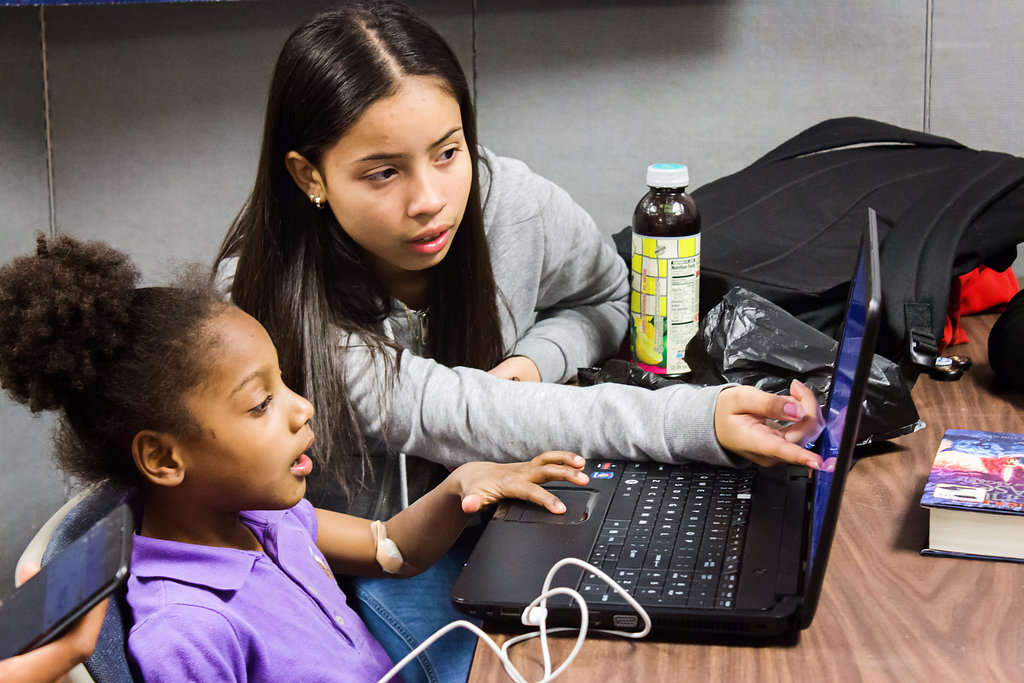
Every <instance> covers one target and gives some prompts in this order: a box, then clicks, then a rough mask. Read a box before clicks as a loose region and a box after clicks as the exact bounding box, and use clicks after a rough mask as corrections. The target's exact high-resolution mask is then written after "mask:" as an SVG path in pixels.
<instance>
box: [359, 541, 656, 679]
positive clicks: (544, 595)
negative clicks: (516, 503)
mask: <svg viewBox="0 0 1024 683" xmlns="http://www.w3.org/2000/svg"><path fill="white" fill-rule="evenodd" d="M570 564H572V565H576V566H578V567H582V568H583V569H584V570H585V571H588V572H590V573H592V574H594V576H596V577H598V578H599V579H601V580H602V581H604V582H605V583H607V584H608V585H609V586H611V587H612V588H613V589H615V591H616V592H618V593H619V594H620V595H621V596H622V597H623V598H625V600H626V602H627V603H628V604H629V605H630V606H631V607H632V608H633V609H635V610H636V612H637V614H638V615H640V618H641V619H642V620H643V623H644V627H643V629H641V630H639V631H617V630H612V629H595V631H596V632H597V633H606V634H611V635H616V636H622V637H623V638H643V637H644V636H646V635H647V634H648V633H650V632H651V617H650V616H649V615H648V614H647V611H646V610H645V609H644V608H643V607H641V606H640V603H638V602H637V601H636V600H635V599H634V598H633V596H632V595H630V594H629V593H627V592H626V590H625V589H624V588H622V586H620V585H619V584H617V583H616V582H615V580H614V579H612V578H611V577H610V576H608V575H607V574H605V573H604V572H603V571H601V570H600V569H598V568H597V567H595V566H594V565H592V564H589V563H587V562H584V561H583V560H580V559H577V558H575V557H566V558H565V559H562V560H559V561H558V562H556V563H555V564H554V565H553V566H552V567H551V569H550V570H549V571H548V574H547V576H546V577H545V579H544V588H543V590H542V591H541V594H540V595H539V596H537V597H536V598H534V600H533V601H532V602H531V603H530V604H529V605H527V606H526V608H525V609H524V610H523V616H522V618H521V621H522V623H523V625H525V626H538V627H539V630H537V631H535V632H533V633H524V634H522V635H519V636H515V637H514V638H510V639H509V640H507V641H505V643H504V644H503V645H502V646H501V647H500V648H499V647H498V644H497V643H495V642H494V639H493V638H491V637H490V636H489V635H487V634H486V633H484V632H483V630H481V629H480V627H478V626H477V625H476V624H473V623H471V622H468V621H466V620H464V619H460V620H459V621H453V622H452V623H450V624H448V625H446V626H444V627H442V628H440V629H438V630H437V631H436V632H435V633H434V634H433V635H431V636H430V637H429V638H427V639H426V640H425V641H423V642H422V643H420V645H419V646H417V647H416V649H414V650H413V651H412V652H410V653H409V654H407V655H406V656H405V657H403V658H402V659H401V661H399V662H398V663H397V664H395V666H394V667H392V669H391V670H390V671H388V672H387V673H386V674H384V676H383V677H382V678H381V679H380V680H379V681H378V682H377V683H387V681H390V680H391V679H392V678H394V677H395V676H396V675H397V674H398V672H399V671H401V670H402V669H403V668H405V666H406V665H407V664H409V662H411V661H412V660H413V659H415V658H416V657H417V656H419V654H420V653H421V652H423V651H424V650H426V649H427V648H428V647H430V646H431V645H433V644H434V642H435V641H437V640H438V639H439V638H441V637H442V636H444V635H445V634H446V633H448V632H449V631H452V630H454V629H456V628H465V629H469V630H470V631H472V632H473V633H475V634H476V635H477V637H479V638H480V639H481V640H483V641H484V643H485V644H486V645H487V646H488V647H489V648H491V650H493V651H494V653H495V654H496V655H497V656H498V659H499V660H500V661H501V664H502V666H503V667H505V673H507V674H508V676H509V678H511V679H512V680H513V681H514V683H528V681H527V680H526V678H524V677H523V675H522V674H521V673H519V670H518V669H516V667H515V665H513V664H512V661H511V660H510V659H509V657H508V650H509V648H511V647H512V646H513V645H515V644H517V643H521V642H523V641H525V640H528V639H530V638H536V637H539V638H540V644H541V651H542V652H543V655H544V677H543V678H542V679H540V680H539V681H537V682H536V683H548V682H549V681H553V680H555V679H556V678H558V677H559V676H561V675H562V673H564V672H565V670H566V669H567V668H568V667H569V665H570V664H572V662H573V660H575V659H576V655H577V654H579V651H580V649H581V648H582V647H583V641H584V640H585V639H586V636H587V628H588V625H589V623H590V610H589V609H587V603H586V602H585V601H584V600H583V596H582V595H580V594H579V593H578V592H577V591H575V590H573V589H572V588H564V587H560V588H551V587H550V586H551V581H552V580H553V578H554V576H555V574H556V573H557V572H558V570H559V569H561V568H562V567H565V566H567V565H570ZM554 595H568V596H569V597H571V598H572V599H573V600H574V601H575V602H576V606H577V608H578V609H579V611H580V625H579V628H575V627H569V626H563V627H558V628H553V629H548V627H547V616H548V611H547V601H548V598H550V597H552V596H554ZM564 631H579V635H578V636H577V637H576V644H575V645H574V646H573V648H572V651H571V652H570V653H569V654H568V656H566V658H565V661H564V662H562V664H561V665H560V666H559V667H558V668H557V669H555V670H554V671H552V670H551V654H550V651H549V649H548V640H547V637H548V634H549V633H559V632H564Z"/></svg>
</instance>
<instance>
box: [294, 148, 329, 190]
mask: <svg viewBox="0 0 1024 683" xmlns="http://www.w3.org/2000/svg"><path fill="white" fill-rule="evenodd" d="M284 165H285V168H287V169H288V174H289V175H290V176H291V177H292V180H294V181H295V184H296V185H298V186H299V189H300V190H302V194H304V195H306V196H307V197H308V196H310V195H312V196H313V197H323V196H324V195H326V194H327V190H326V189H324V180H323V178H322V177H321V176H320V171H318V170H317V169H316V166H314V165H313V164H311V163H309V160H307V159H306V157H304V156H302V155H301V154H299V153H298V152H296V151H294V150H292V151H291V152H288V153H287V154H285V155H284Z"/></svg>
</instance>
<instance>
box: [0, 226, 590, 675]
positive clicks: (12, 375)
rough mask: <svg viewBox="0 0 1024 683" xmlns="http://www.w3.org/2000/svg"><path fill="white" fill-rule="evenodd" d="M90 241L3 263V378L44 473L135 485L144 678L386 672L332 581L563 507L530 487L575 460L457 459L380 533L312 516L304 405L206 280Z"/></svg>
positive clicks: (269, 349) (566, 470)
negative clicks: (144, 278)
mask: <svg viewBox="0 0 1024 683" xmlns="http://www.w3.org/2000/svg"><path fill="white" fill-rule="evenodd" d="M137 279H138V272H137V271H136V269H135V268H134V266H133V265H132V264H131V263H130V261H129V260H128V259H127V257H126V256H125V255H124V254H121V253H120V252H117V251H115V250H114V249H112V248H110V247H108V246H106V245H103V244H100V243H86V244H83V243H79V242H76V241H75V240H72V239H70V238H67V237H61V238H58V239H56V240H51V241H46V240H44V239H42V238H40V240H39V244H38V250H37V254H36V255H34V256H26V257H22V258H19V259H16V260H15V261H14V262H13V263H12V264H10V265H8V266H6V267H4V268H2V269H0V383H2V385H3V388H4V389H5V390H6V391H7V392H8V393H9V394H10V395H11V396H12V397H13V398H15V399H16V400H18V401H20V402H22V403H25V404H27V405H28V406H29V408H30V409H31V410H33V411H40V410H48V409H58V410H59V411H60V413H61V415H62V418H63V421H64V427H63V430H62V432H61V434H62V438H61V441H60V445H59V447H58V449H57V458H58V460H59V462H60V464H61V465H62V466H63V467H64V468H65V469H66V470H67V471H68V472H70V473H71V474H73V475H75V476H77V477H79V478H80V479H81V480H83V481H86V482H93V481H105V480H110V481H114V482H117V483H120V484H123V485H125V486H126V487H133V488H135V489H137V491H138V492H139V495H140V498H141V516H140V517H138V518H137V523H138V530H137V535H136V536H135V540H134V547H133V551H132V566H131V576H130V578H129V582H128V602H129V604H130V605H131V609H132V615H133V619H134V624H133V625H132V627H131V631H130V634H129V638H128V646H129V650H130V653H131V655H132V658H133V659H134V662H135V664H136V666H137V669H138V671H139V672H140V673H141V674H142V676H143V678H144V679H145V680H154V681H156V680H169V681H184V680H198V681H231V680H238V681H241V680H247V681H283V680H318V681H329V680H338V681H372V680H377V679H378V678H380V677H381V676H382V675H383V674H385V673H386V672H387V671H388V670H389V669H390V668H391V667H392V663H391V660H390V659H389V658H388V656H387V655H386V654H385V653H384V651H383V650H382V649H381V646H380V645H379V644H378V643H377V642H376V641H375V640H374V638H373V637H372V636H371V635H370V633H369V632H368V631H367V629H366V627H365V625H364V624H363V622H362V621H361V620H360V619H359V617H358V616H357V615H356V614H355V613H354V612H353V611H352V609H351V608H350V607H349V606H348V605H347V604H346V601H345V597H344V595H343V593H342V591H341V590H340V589H339V588H338V585H337V583H336V581H335V578H334V574H333V573H332V572H339V573H345V574H359V575H364V576H384V575H386V574H390V575H392V576H410V575H413V574H416V573H418V572H419V571H421V570H423V569H425V568H427V567H429V566H430V565H431V564H432V563H433V562H434V561H435V560H436V559H437V558H438V557H440V556H441V555H442V554H443V553H444V552H445V551H446V550H447V549H448V547H449V546H450V545H451V544H452V542H453V541H454V540H455V538H456V537H457V536H458V535H459V533H460V532H461V531H462V529H463V527H464V525H465V523H466V520H467V519H468V518H469V516H470V515H472V514H474V513H476V512H477V511H479V510H480V509H481V508H483V507H485V506H488V505H490V504H492V503H493V502H494V501H496V500H498V499H499V498H502V497H518V498H524V499H527V500H531V501H533V502H535V503H537V504H540V505H543V506H545V507H546V508H547V509H548V510H550V511H551V512H554V513H561V512H563V511H564V506H563V505H562V504H561V503H560V501H558V499H557V498H556V497H555V496H554V495H553V494H551V493H550V492H549V491H547V490H546V489H543V488H541V487H540V486H539V484H541V483H544V482H547V481H553V480H565V481H571V482H573V483H576V484H583V483H586V480H587V477H586V475H585V474H583V473H582V472H581V468H582V465H583V462H584V461H583V459H582V458H581V457H579V456H576V455H573V454H570V453H564V452H551V453H544V454H542V455H539V456H537V457H536V458H534V459H532V460H530V461H529V462H524V463H514V464H496V463H487V462H477V463H469V464H466V465H464V466H462V467H459V468H457V469H456V470H455V471H454V472H452V473H451V474H450V475H449V476H448V477H447V478H446V479H445V480H444V481H443V482H442V483H441V484H440V486H438V487H437V488H435V489H433V490H432V491H430V492H429V493H427V494H426V495H425V496H423V497H422V498H420V499H419V500H417V501H416V502H415V503H414V504H413V505H410V506H409V507H408V508H406V509H405V510H403V511H401V512H399V513H398V514H396V515H395V516H394V517H392V518H391V519H389V520H388V521H387V522H383V523H382V522H379V521H374V522H370V521H369V520H366V519H362V518H358V517H352V516H348V515H343V514H339V513H336V512H330V511H326V510H319V509H314V508H313V506H312V505H311V504H310V503H309V502H308V501H306V500H305V498H304V497H303V494H304V493H305V490H306V477H307V476H308V475H309V474H310V472H311V471H312V468H313V464H312V462H311V460H310V458H309V455H308V453H309V451H310V449H311V448H312V447H313V443H314V437H313V430H312V428H311V426H310V420H311V419H312V417H313V415H314V410H313V406H312V405H311V404H310V403H309V401H307V400H306V399H304V398H303V397H302V396H300V395H298V394H296V393H294V392H293V391H291V390H290V389H289V388H288V386H287V385H286V384H285V383H284V381H283V379H282V377H281V370H280V368H279V366H278V359H277V353H276V350H275V348H274V345H273V343H272V342H271V340H270V337H269V336H268V335H267V332H266V330H264V329H263V327H262V326H261V325H260V324H259V322H257V321H256V320H255V319H254V318H252V317H251V316H249V315H248V314H246V313H244V312H243V311H241V310H240V309H239V308H237V307H236V306H234V305H231V304H228V303H225V302H224V301H223V300H222V299H220V298H219V297H218V296H217V295H216V294H215V293H214V292H213V290H212V288H211V287H209V283H208V278H203V279H201V280H199V281H198V282H184V283H182V284H181V285H180V286H177V287H147V288H137V287H136V281H137Z"/></svg>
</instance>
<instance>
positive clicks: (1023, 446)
mask: <svg viewBox="0 0 1024 683" xmlns="http://www.w3.org/2000/svg"><path fill="white" fill-rule="evenodd" d="M921 505H922V506H923V507H925V508H928V509H929V522H930V529H929V537H928V548H926V549H925V550H924V551H923V553H924V554H927V555H955V556H961V557H973V558H980V559H996V560H1011V561H1018V562H1024V434H1011V433H1007V432H986V431H980V430H973V429H948V430H946V433H945V434H944V435H943V437H942V442H941V443H940V444H939V449H938V452H937V453H936V455H935V461H934V462H933V463H932V469H931V473H930V474H929V476H928V482H927V483H926V484H925V487H924V495H923V496H922V497H921Z"/></svg>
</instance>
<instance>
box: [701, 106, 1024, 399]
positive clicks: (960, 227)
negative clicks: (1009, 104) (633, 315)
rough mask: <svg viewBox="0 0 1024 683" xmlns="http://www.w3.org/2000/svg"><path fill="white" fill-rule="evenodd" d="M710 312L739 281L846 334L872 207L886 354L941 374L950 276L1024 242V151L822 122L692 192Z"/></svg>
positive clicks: (993, 263)
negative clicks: (938, 365) (844, 323)
mask: <svg viewBox="0 0 1024 683" xmlns="http://www.w3.org/2000/svg"><path fill="white" fill-rule="evenodd" d="M692 194H693V197H694V199H695V200H696V202H697V206H698V208H699V210H700V213H701V218H702V225H701V305H700V309H701V313H702V314H703V313H705V312H707V311H708V310H710V309H711V308H712V307H714V306H715V305H716V304H717V303H718V302H719V301H721V299H722V297H723V296H724V295H725V294H726V292H728V291H729V290H730V289H731V288H732V287H733V286H736V285H740V286H742V287H745V288H747V289H749V290H751V291H753V292H756V293H757V294H760V295H761V296H763V297H765V298H766V299H768V300H770V301H773V302H775V303H777V304H778V305H780V306H782V307H783V308H784V309H785V310H786V311H788V312H789V313H790V314H792V315H794V316H795V317H797V318H799V319H800V320H803V321H804V322H806V323H808V324H810V325H812V326H813V327H815V328H817V329H819V330H822V331H824V332H826V333H828V334H830V335H832V336H837V332H838V330H837V329H836V328H837V326H838V325H839V324H840V322H841V316H842V312H843V308H844V305H845V301H846V294H847V289H848V285H849V281H850V277H851V275H852V273H853V267H854V260H855V258H856V255H857V247H858V244H859V241H860V236H861V234H862V233H863V231H864V225H865V223H866V221H867V220H868V218H867V216H868V207H872V208H874V209H875V210H876V211H877V212H878V215H879V218H880V219H881V220H880V225H879V237H880V240H881V243H882V247H881V269H882V287H883V309H884V321H883V325H882V330H881V331H880V334H879V341H878V353H880V354H881V355H883V356H885V357H887V358H889V359H891V360H894V361H896V362H898V363H900V365H901V367H902V368H903V370H904V372H905V373H906V374H907V375H908V378H909V379H911V380H913V378H915V377H917V375H918V373H920V372H921V371H925V370H927V371H929V372H931V371H933V370H934V365H935V358H936V355H937V353H938V346H939V340H941V338H942V331H943V326H944V324H945V318H946V310H947V304H948V300H949V292H950V283H951V282H952V278H953V277H955V276H958V275H962V274H964V273H967V272H969V271H971V270H973V269H974V268H976V267H978V266H979V265H983V264H984V265H986V266H988V267H990V268H993V269H996V270H1005V269H1006V268H1008V267H1009V266H1010V265H1011V264H1012V263H1013V261H1014V259H1015V258H1016V245H1017V244H1018V243H1020V242H1024V159H1021V158H1018V157H1014V156H1011V155H1009V154H1003V153H999V152H983V151H977V150H973V149H970V148H967V147H965V146H964V145H962V144H960V143H958V142H955V141H953V140H950V139H947V138H941V137H937V136H934V135H929V134H926V133H921V132H918V131H913V130H908V129H904V128H899V127H897V126H893V125H889V124H886V123H880V122H878V121H872V120H869V119H863V118H852V117H851V118H840V119H831V120H828V121H824V122H822V123H820V124H818V125H816V126H813V127H811V128H809V129H807V130H805V131H804V132H802V133H800V134H799V135H797V136H795V137H793V138H791V139H790V140H788V141H786V142H785V143H783V144H782V145H780V146H779V147H777V148H776V149H774V150H772V151H771V152H769V153H768V154H766V155H765V156H763V157H762V158H760V159H758V160H757V161H755V162H754V163H753V164H751V165H750V166H748V167H747V168H745V169H743V170H742V171H739V172H737V173H734V174H732V175H730V176H726V177H724V178H721V179H719V180H716V181H713V182H711V183H708V184H707V185H704V186H703V187H700V188H698V189H697V190H695V191H694V192H693V193H692Z"/></svg>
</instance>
